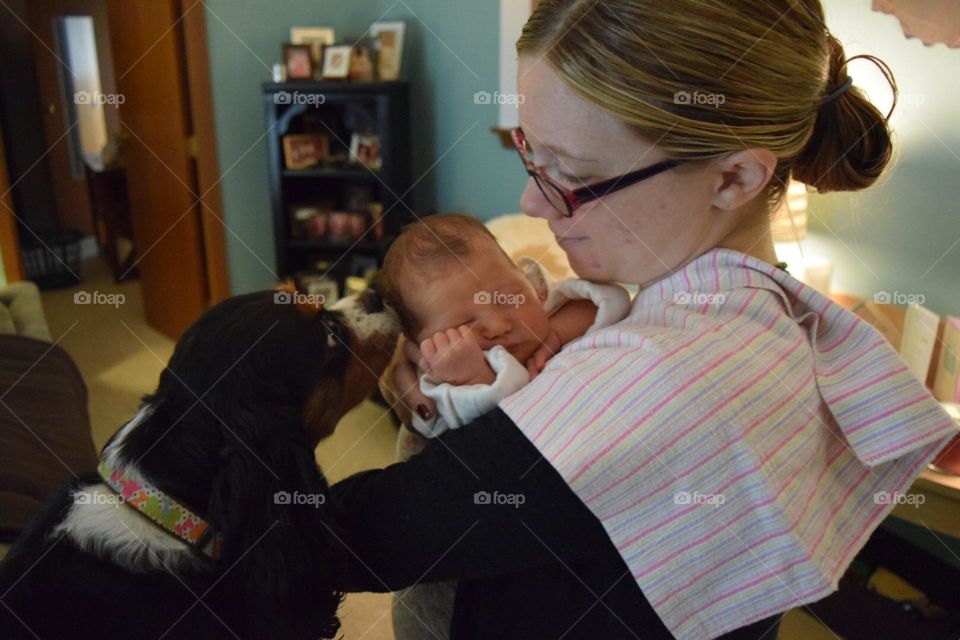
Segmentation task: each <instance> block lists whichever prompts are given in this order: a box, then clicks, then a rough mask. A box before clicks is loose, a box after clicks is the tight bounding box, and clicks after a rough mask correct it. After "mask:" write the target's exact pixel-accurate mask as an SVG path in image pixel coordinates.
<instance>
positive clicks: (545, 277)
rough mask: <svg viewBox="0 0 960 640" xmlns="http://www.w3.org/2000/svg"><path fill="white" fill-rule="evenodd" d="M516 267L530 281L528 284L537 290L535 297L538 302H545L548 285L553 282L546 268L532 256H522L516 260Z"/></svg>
mask: <svg viewBox="0 0 960 640" xmlns="http://www.w3.org/2000/svg"><path fill="white" fill-rule="evenodd" d="M517 268H519V269H520V271H522V272H523V275H524V276H525V277H526V278H527V280H529V281H530V284H532V285H533V289H534V291H536V292H537V298H539V299H540V302H541V303H543V302H546V301H547V294H548V293H550V285H552V284H553V278H551V277H550V274H549V273H547V270H546V269H544V268H543V265H541V264H540V263H539V262H537V261H536V260H534V259H533V258H529V257H526V256H524V257H522V258H520V259H518V260H517Z"/></svg>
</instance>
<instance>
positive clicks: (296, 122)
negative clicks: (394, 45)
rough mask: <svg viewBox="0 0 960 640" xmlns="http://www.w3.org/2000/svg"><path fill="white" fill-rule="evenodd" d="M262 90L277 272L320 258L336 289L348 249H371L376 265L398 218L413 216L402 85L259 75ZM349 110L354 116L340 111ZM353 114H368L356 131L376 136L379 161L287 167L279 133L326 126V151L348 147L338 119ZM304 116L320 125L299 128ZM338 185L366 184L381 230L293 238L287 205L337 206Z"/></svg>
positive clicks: (406, 93)
mask: <svg viewBox="0 0 960 640" xmlns="http://www.w3.org/2000/svg"><path fill="white" fill-rule="evenodd" d="M319 96H322V100H321V99H320V98H319ZM262 97H263V106H264V112H265V114H266V123H267V131H268V134H267V154H268V159H269V173H270V191H271V201H272V208H273V228H274V238H275V245H276V253H277V274H278V275H279V276H280V277H281V278H287V277H291V276H294V275H296V274H297V273H298V272H309V271H312V270H313V266H314V265H315V264H316V263H317V262H319V261H327V262H329V263H331V264H332V265H334V266H333V267H332V268H331V275H332V276H333V277H335V278H336V279H337V280H338V282H339V283H340V287H341V290H342V288H343V280H344V279H345V277H346V276H347V275H350V262H351V261H350V259H349V258H350V256H351V255H355V254H359V255H364V256H373V257H375V258H376V261H377V264H378V266H379V265H382V264H383V254H384V252H385V251H386V247H387V246H388V245H389V243H390V242H391V241H392V240H393V238H395V237H396V234H397V233H398V232H399V231H400V229H401V228H402V227H403V225H405V224H407V223H408V222H410V221H412V220H413V219H414V216H413V214H412V209H411V206H410V197H409V191H410V188H411V175H410V167H411V164H412V157H411V153H410V89H409V84H408V83H406V82H399V81H398V82H367V83H347V82H307V81H298V82H282V83H274V82H266V83H264V84H263V85H262ZM351 113H352V114H353V116H349V115H345V114H351ZM358 113H359V114H366V115H367V116H369V118H368V119H369V122H370V123H371V124H370V125H369V126H367V127H366V128H365V129H366V130H364V131H362V133H373V134H376V135H377V136H379V144H380V159H381V164H380V168H378V169H370V168H368V167H365V166H363V165H351V164H346V165H338V166H314V167H311V168H306V169H288V168H286V163H285V161H284V152H283V136H284V135H287V134H291V133H305V132H311V133H325V134H327V135H328V137H329V138H330V149H331V153H339V154H344V153H346V154H348V153H349V144H350V134H351V133H352V131H350V127H349V123H346V122H344V120H345V119H349V117H355V116H356V115H357V114H358ZM311 117H313V118H314V119H315V120H316V121H319V122H321V123H323V127H322V128H316V127H315V128H313V129H305V127H308V128H309V123H308V120H309V119H310V118H311ZM338 118H339V119H340V123H339V125H338V123H337V120H338ZM331 123H332V124H331ZM314 124H315V123H314ZM345 185H365V189H368V190H369V191H370V192H371V195H372V199H373V200H374V201H378V202H380V203H381V205H382V207H383V229H384V237H383V238H382V239H380V240H376V239H374V233H373V232H372V231H370V232H369V233H368V234H367V235H365V236H364V237H363V238H362V239H359V240H344V239H327V238H318V239H308V238H298V237H295V235H294V233H293V227H292V221H291V220H290V207H291V206H292V205H295V204H301V203H304V202H310V201H311V200H315V201H318V202H319V201H324V200H325V201H333V202H335V203H336V206H337V207H343V206H344V202H343V198H344V187H345ZM338 210H339V209H338Z"/></svg>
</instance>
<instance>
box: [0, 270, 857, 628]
mask: <svg viewBox="0 0 960 640" xmlns="http://www.w3.org/2000/svg"><path fill="white" fill-rule="evenodd" d="M83 275H84V282H83V283H82V285H81V286H79V287H75V288H73V289H64V290H60V291H54V292H47V293H44V294H43V304H44V309H45V312H46V314H47V320H48V322H49V324H50V333H51V335H52V336H53V339H54V341H57V342H58V344H60V346H62V347H63V348H64V349H65V350H66V351H67V352H68V353H70V355H71V356H73V358H74V360H76V362H77V366H78V367H79V368H80V372H81V373H82V374H83V377H84V380H85V381H86V383H87V387H88V388H89V390H90V419H91V423H92V429H93V440H94V444H96V446H97V449H100V448H101V447H102V446H103V444H104V443H105V442H106V441H107V438H109V437H110V435H111V434H113V432H114V431H116V429H117V428H118V427H119V426H120V425H121V424H122V423H123V422H124V421H125V420H127V419H129V417H130V416H131V415H132V414H133V412H134V411H135V410H136V408H137V406H138V404H139V400H140V397H141V396H142V395H143V394H145V393H148V392H150V391H152V390H153V388H154V387H155V386H156V384H157V380H158V378H159V375H160V372H161V371H162V370H163V366H164V364H165V363H166V360H167V359H168V358H169V357H170V355H171V354H172V353H173V341H172V340H170V339H169V338H167V337H166V336H164V335H162V334H160V333H159V332H157V331H156V330H154V329H152V328H151V327H149V326H148V325H147V324H146V321H145V319H144V316H143V300H142V297H141V295H140V287H139V284H138V283H137V282H132V283H124V284H121V285H117V284H116V283H114V282H113V279H112V278H111V277H110V274H109V271H108V270H107V266H106V264H105V263H103V262H101V261H100V260H91V261H88V262H87V263H85V264H84V270H83ZM77 292H87V293H91V294H92V293H93V292H97V293H100V294H108V295H109V294H122V295H123V296H124V302H123V304H120V305H117V306H107V305H90V304H76V303H75V302H74V295H75V294H76V293H77ZM395 435H396V427H395V426H394V425H393V424H392V422H391V419H390V417H389V415H387V414H385V413H384V411H383V409H382V408H381V407H379V406H378V405H376V404H374V403H372V402H366V403H364V404H362V405H361V406H359V407H357V408H356V409H354V410H353V411H352V412H351V413H350V414H348V415H347V416H346V417H345V418H344V419H343V421H342V422H341V423H340V425H339V426H338V428H337V431H336V433H335V434H334V435H333V436H332V437H330V438H329V439H327V440H325V441H324V442H323V443H321V445H320V446H319V447H318V448H317V461H318V462H319V463H320V465H321V466H322V467H323V469H324V471H325V473H326V474H327V477H328V479H329V480H330V481H331V482H335V481H337V480H339V479H341V478H344V477H347V476H349V475H351V474H353V473H356V472H357V471H362V470H364V469H370V468H378V467H383V466H386V465H388V464H390V463H391V462H392V461H393V446H394V438H395ZM3 551H4V550H3V549H2V548H0V557H2V554H3ZM340 619H341V621H342V623H343V628H342V630H341V635H342V637H343V638H344V640H361V639H365V640H392V639H393V630H392V628H391V623H390V595H389V594H351V595H349V596H347V598H346V601H345V602H344V604H343V606H342V607H341V609H340ZM778 637H779V639H780V640H843V639H842V638H840V637H839V636H837V635H835V634H834V633H832V632H831V631H830V630H828V629H827V628H826V627H824V626H823V625H821V624H819V623H818V622H817V621H816V620H814V619H813V618H812V617H810V616H809V615H807V614H806V613H804V612H802V611H800V610H794V611H791V612H790V613H788V614H787V616H786V617H785V619H784V621H783V623H782V625H781V629H780V634H779V636H778ZM765 640H767V639H765Z"/></svg>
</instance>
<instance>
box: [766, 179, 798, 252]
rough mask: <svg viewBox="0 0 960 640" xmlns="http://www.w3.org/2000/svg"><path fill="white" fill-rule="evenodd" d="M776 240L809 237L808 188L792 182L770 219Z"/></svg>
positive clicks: (787, 240) (796, 239) (794, 239)
mask: <svg viewBox="0 0 960 640" xmlns="http://www.w3.org/2000/svg"><path fill="white" fill-rule="evenodd" d="M770 233H771V234H772V235H773V241H774V242H800V241H801V240H803V239H804V238H806V237H807V188H806V186H804V185H803V184H802V183H800V182H790V185H789V186H788V187H787V195H786V197H784V199H783V203H782V204H781V205H780V208H779V209H777V212H776V213H775V214H774V215H773V219H772V220H771V221H770Z"/></svg>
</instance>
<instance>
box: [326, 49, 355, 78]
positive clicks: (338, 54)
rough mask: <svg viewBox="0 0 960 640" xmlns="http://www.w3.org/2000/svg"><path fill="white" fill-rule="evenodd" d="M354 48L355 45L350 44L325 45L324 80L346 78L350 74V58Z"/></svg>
mask: <svg viewBox="0 0 960 640" xmlns="http://www.w3.org/2000/svg"><path fill="white" fill-rule="evenodd" d="M352 49H353V47H351V46H350V45H348V44H339V45H331V46H328V47H324V49H323V79H324V80H346V79H347V78H348V77H349V76H350V58H351V50H352Z"/></svg>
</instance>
